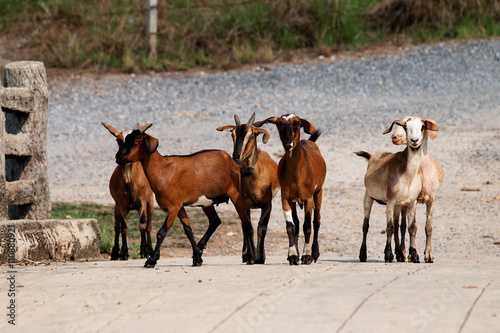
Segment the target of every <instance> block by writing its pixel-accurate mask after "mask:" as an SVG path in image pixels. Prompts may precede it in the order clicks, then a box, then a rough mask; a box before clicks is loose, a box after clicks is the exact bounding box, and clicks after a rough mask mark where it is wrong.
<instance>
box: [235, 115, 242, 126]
mask: <svg viewBox="0 0 500 333" xmlns="http://www.w3.org/2000/svg"><path fill="white" fill-rule="evenodd" d="M234 121H235V122H236V126H238V125H240V124H241V122H240V117H238V116H237V115H234Z"/></svg>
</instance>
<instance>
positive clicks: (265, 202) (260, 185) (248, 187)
mask: <svg viewBox="0 0 500 333" xmlns="http://www.w3.org/2000/svg"><path fill="white" fill-rule="evenodd" d="M234 120H235V122H236V126H234V125H226V126H220V127H218V128H217V130H218V131H228V132H231V135H232V137H233V143H234V147H233V160H234V161H235V162H236V163H237V164H238V165H239V167H240V170H245V171H247V173H248V175H246V174H245V175H244V172H242V178H241V195H242V196H243V199H242V200H243V202H244V206H245V214H246V215H247V218H248V220H250V209H251V208H260V209H261V215H260V220H259V226H258V228H257V250H256V254H255V263H256V264H264V263H265V261H266V254H265V250H264V240H265V238H266V233H267V224H268V223H269V217H270V216H271V210H272V200H273V197H274V196H275V195H276V193H277V192H278V189H279V181H278V164H276V162H275V161H274V160H273V159H272V158H271V157H270V156H269V154H268V153H266V152H265V151H262V150H260V149H258V148H257V136H259V135H260V134H263V137H262V142H263V143H267V141H268V140H269V136H270V135H271V134H270V133H269V131H268V130H266V129H263V128H256V127H254V126H252V124H253V122H254V120H255V112H254V113H253V114H252V116H251V117H250V119H249V120H248V122H247V123H246V124H241V122H240V118H239V117H238V116H237V115H234ZM252 239H253V228H252ZM246 252H247V243H246V241H245V239H244V242H243V262H245V261H246Z"/></svg>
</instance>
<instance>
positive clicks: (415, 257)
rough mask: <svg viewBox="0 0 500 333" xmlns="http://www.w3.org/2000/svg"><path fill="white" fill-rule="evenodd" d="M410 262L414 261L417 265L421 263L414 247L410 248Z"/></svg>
mask: <svg viewBox="0 0 500 333" xmlns="http://www.w3.org/2000/svg"><path fill="white" fill-rule="evenodd" d="M408 261H412V262H414V263H415V264H418V263H419V262H420V258H419V257H418V254H417V250H416V249H415V248H414V247H410V254H409V255H408Z"/></svg>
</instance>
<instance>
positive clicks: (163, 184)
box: [102, 113, 444, 267]
mask: <svg viewBox="0 0 500 333" xmlns="http://www.w3.org/2000/svg"><path fill="white" fill-rule="evenodd" d="M234 119H235V122H236V124H235V125H226V126H221V127H218V128H217V130H218V131H228V132H231V135H232V137H233V143H234V150H233V156H232V158H231V156H229V154H227V153H226V152H225V151H222V150H202V151H199V152H196V153H194V154H191V155H183V156H180V155H178V156H175V155H173V156H161V155H160V154H159V153H158V151H157V147H158V139H156V138H154V137H152V136H150V135H149V134H146V130H147V129H148V128H150V127H151V126H152V124H147V125H143V126H139V125H138V126H137V128H135V129H134V130H128V131H123V132H120V131H118V130H116V129H115V128H114V127H112V126H110V125H107V124H105V123H102V124H103V125H104V126H105V127H106V128H107V129H108V130H109V132H110V133H111V134H113V135H114V136H115V137H116V140H117V142H118V147H119V149H118V152H117V153H116V163H117V164H118V166H117V167H116V169H115V170H114V172H113V175H112V176H111V179H110V183H109V187H110V192H111V196H112V197H113V199H114V201H115V202H116V205H115V241H114V247H113V250H112V253H111V260H118V259H122V260H127V259H128V247H127V220H126V216H127V214H128V212H129V211H130V210H137V211H138V213H139V217H140V223H139V226H140V231H141V246H140V255H141V257H142V258H146V257H147V258H148V259H147V261H146V263H145V267H154V266H155V265H156V263H157V262H158V259H159V258H160V247H161V244H162V242H163V240H164V238H165V236H166V235H167V232H168V230H169V229H170V227H171V226H172V225H173V223H174V221H175V219H176V217H179V219H180V220H181V223H182V226H183V227H184V232H185V233H186V236H187V238H188V239H189V242H190V243H191V246H192V248H193V266H201V264H202V262H203V260H202V254H203V249H204V248H205V246H206V244H207V242H208V240H209V239H210V236H211V235H212V234H213V233H214V231H215V230H216V229H217V227H218V226H219V225H220V224H221V220H220V218H219V217H218V215H217V212H216V211H215V209H214V204H219V203H222V202H226V203H227V202H228V201H229V199H230V200H231V202H232V203H233V204H234V207H235V208H236V211H237V213H238V216H239V217H240V219H241V222H242V230H243V251H242V259H243V262H245V263H247V264H254V263H255V264H264V262H265V260H266V255H265V250H264V240H265V237H266V232H267V224H268V222H269V217H270V214H271V208H272V199H273V197H274V196H275V195H276V193H277V192H278V189H281V204H282V209H283V215H284V217H285V222H286V232H287V235H288V241H289V247H288V261H289V263H290V265H298V264H299V248H298V235H299V226H300V225H299V219H298V216H297V204H298V205H299V206H300V207H301V208H303V209H304V212H305V214H304V223H303V232H304V248H303V251H302V257H301V258H300V261H301V263H302V264H311V263H312V262H313V261H314V262H316V261H317V260H318V258H319V255H320V252H319V245H318V233H319V228H320V224H321V222H320V221H321V214H320V211H321V204H322V196H323V183H324V181H325V176H326V163H325V160H324V159H323V157H322V155H321V153H320V151H319V148H318V146H317V145H316V143H315V141H316V140H317V139H318V138H319V136H320V135H321V131H320V130H318V129H315V127H314V126H313V125H312V124H311V123H310V122H308V121H307V120H305V119H303V118H299V117H298V116H296V115H294V114H285V115H282V116H280V117H269V118H267V119H265V120H263V121H258V122H255V113H254V114H253V115H252V116H251V117H250V119H249V120H248V122H247V123H245V124H242V123H241V121H240V119H239V118H238V116H236V115H235V116H234ZM267 123H271V124H275V125H276V127H277V129H278V132H279V136H280V139H281V143H282V144H283V148H284V149H285V153H284V155H283V157H282V158H281V160H280V162H279V164H276V162H275V161H274V160H273V159H272V158H271V157H270V156H269V154H267V153H266V152H265V151H262V150H259V149H258V148H257V137H258V136H259V135H261V134H262V141H263V142H264V143H267V141H268V140H269V137H270V132H269V131H268V130H267V129H263V128H260V127H261V126H263V125H264V124H267ZM394 125H399V126H400V127H398V128H397V130H396V131H395V132H394V133H393V135H392V141H393V143H394V144H396V145H406V149H405V150H404V151H401V152H398V153H394V154H391V153H388V152H377V153H375V154H373V155H372V154H369V153H367V152H364V151H360V152H357V153H356V154H357V155H359V156H362V157H364V158H366V159H367V160H368V170H367V172H366V175H365V180H364V181H365V187H366V192H365V196H364V200H363V203H364V222H363V243H362V245H361V249H360V255H359V258H360V260H361V261H366V259H367V254H366V236H367V233H368V227H369V219H370V211H371V207H372V204H373V201H377V202H378V203H380V204H384V205H386V207H387V208H386V217H387V229H386V235H387V244H386V247H385V261H386V262H392V261H393V259H394V255H393V252H392V248H391V239H392V236H393V235H394V241H395V253H396V259H397V261H404V260H405V257H406V253H405V241H404V240H405V237H404V235H405V232H406V215H408V221H409V225H408V231H409V234H410V247H409V255H408V261H413V262H419V257H418V254H417V251H416V249H415V235H416V225H415V209H416V203H417V202H419V203H425V204H426V205H427V214H426V215H427V219H426V225H425V232H426V236H427V242H426V247H425V261H426V262H432V261H433V256H432V249H431V234H432V216H433V211H434V201H435V198H436V194H437V192H438V191H439V188H440V187H441V184H442V182H443V175H444V173H443V168H442V167H441V165H440V164H439V163H438V162H437V161H436V160H435V159H434V158H433V157H431V156H430V155H429V154H428V152H427V140H428V137H431V138H432V139H434V138H435V137H436V131H437V130H438V126H437V125H436V123H435V122H434V121H432V120H428V119H420V118H418V117H406V118H405V119H404V120H396V121H394V122H393V123H392V125H391V126H390V127H389V128H388V129H387V130H386V131H385V132H384V134H386V133H389V132H390V131H391V130H392V127H393V126H394ZM301 128H302V129H303V130H304V132H305V133H307V134H310V135H311V136H310V137H309V139H308V140H300V129H301ZM153 193H154V196H155V197H156V201H157V203H158V205H159V207H160V208H161V209H162V210H164V211H165V212H167V218H166V219H165V222H164V223H163V225H162V227H161V228H160V230H159V231H158V233H157V242H156V247H155V249H154V250H153V247H152V242H151V220H152V215H153V210H154V196H153ZM185 206H197V207H201V208H202V209H203V211H204V212H205V214H206V215H207V217H208V220H209V226H208V229H207V231H206V232H205V234H204V235H203V237H202V238H201V240H200V241H199V242H198V243H196V241H195V239H194V236H193V232H192V229H191V225H190V223H189V219H188V216H187V214H186V210H185V208H184V207H185ZM253 208H260V209H261V216H260V220H259V224H258V228H257V247H256V246H255V244H254V235H253V234H254V230H253V227H252V222H251V219H250V209H253ZM400 214H401V239H400V237H399V234H398V228H399V215H400ZM311 220H312V226H313V230H314V234H313V238H312V240H311ZM120 235H121V238H122V246H121V249H120V246H119V239H120Z"/></svg>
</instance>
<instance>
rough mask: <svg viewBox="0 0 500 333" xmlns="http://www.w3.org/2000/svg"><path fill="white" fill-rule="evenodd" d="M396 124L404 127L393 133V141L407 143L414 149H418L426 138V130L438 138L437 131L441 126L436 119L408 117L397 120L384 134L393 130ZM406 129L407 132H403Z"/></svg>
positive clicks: (431, 135) (432, 136)
mask: <svg viewBox="0 0 500 333" xmlns="http://www.w3.org/2000/svg"><path fill="white" fill-rule="evenodd" d="M394 124H396V125H399V126H401V128H402V129H397V130H396V131H395V132H394V134H393V135H392V143H394V144H395V145H397V144H407V145H408V146H410V148H412V149H418V148H419V147H420V146H421V145H422V142H423V140H424V137H425V131H427V133H428V134H429V136H430V137H431V139H434V138H436V131H438V130H439V126H438V125H437V124H436V122H435V121H434V120H430V119H420V118H418V117H406V118H405V119H404V120H395V121H394V122H393V123H392V125H391V126H390V127H389V128H388V129H386V130H385V131H384V134H387V133H389V132H390V131H392V127H393V126H394ZM402 130H404V131H405V134H403V133H402Z"/></svg>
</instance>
